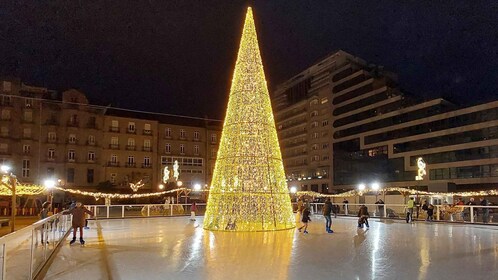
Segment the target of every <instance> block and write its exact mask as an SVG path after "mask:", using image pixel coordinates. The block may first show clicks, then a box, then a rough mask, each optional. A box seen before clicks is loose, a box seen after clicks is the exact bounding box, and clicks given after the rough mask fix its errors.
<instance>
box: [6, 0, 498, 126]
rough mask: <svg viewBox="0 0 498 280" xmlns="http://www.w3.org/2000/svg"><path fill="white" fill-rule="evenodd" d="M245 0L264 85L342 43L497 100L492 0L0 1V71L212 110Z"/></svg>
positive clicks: (108, 98)
mask: <svg viewBox="0 0 498 280" xmlns="http://www.w3.org/2000/svg"><path fill="white" fill-rule="evenodd" d="M436 2H437V3H436ZM248 3H250V4H251V6H253V8H254V14H255V20H256V24H257V28H258V33H259V40H260V46H261V51H262V56H263V63H264V66H265V71H266V76H267V80H268V84H269V86H270V91H271V90H272V88H273V87H274V86H275V85H278V84H279V83H281V82H283V81H285V80H287V79H288V78H290V77H292V76H293V75H295V74H297V73H299V72H300V71H302V70H304V69H305V68H307V67H308V66H311V65H312V64H313V63H315V62H317V61H318V60H319V59H321V58H323V57H325V56H326V55H328V54H330V53H332V52H334V51H336V50H339V49H342V50H344V51H347V52H349V53H351V54H353V55H356V56H358V57H360V58H363V59H364V60H366V61H368V62H369V63H374V64H379V65H383V66H384V67H385V69H386V70H389V71H392V72H395V73H397V74H398V76H399V83H400V87H401V88H402V89H404V90H405V91H407V92H410V93H413V94H416V95H420V96H422V97H424V98H434V97H440V96H444V97H448V98H450V99H451V100H453V101H457V102H459V103H461V104H462V105H466V104H468V103H469V102H472V103H475V102H483V101H487V100H496V99H498V2H497V1H470V0H462V1H451V0H446V1H399V0H393V1H350V0H344V1H317V0H312V1H306V0H285V1H281V0H271V1H268V0H266V1H233V0H226V1H217V0H210V1H207V0H199V1H187V0H181V1H171V0H148V1H145V0H142V1H124V0H120V1H83V0H81V1H76V0H74V1H66V0H65V1H41V0H40V1H33V0H27V1H21V0H16V1H13V0H12V1H1V2H0V75H9V76H17V77H20V78H21V79H22V80H23V81H24V82H25V83H27V84H31V85H38V86H45V87H48V88H50V89H56V90H65V89H68V88H77V89H80V90H82V91H83V92H85V93H86V94H87V96H88V97H89V98H90V100H91V101H93V102H97V103H98V104H108V103H111V104H112V105H113V106H117V107H124V108H132V109H140V110H150V111H155V112H163V113H175V114H186V115H192V116H201V117H202V116H208V117H210V118H222V117H223V116H224V112H225V106H226V103H227V97H228V92H229V87H230V81H231V75H232V71H233V67H234V64H235V59H236V54H237V48H238V43H239V39H240V33H241V29H242V25H243V19H244V15H245V12H246V7H247V5H248Z"/></svg>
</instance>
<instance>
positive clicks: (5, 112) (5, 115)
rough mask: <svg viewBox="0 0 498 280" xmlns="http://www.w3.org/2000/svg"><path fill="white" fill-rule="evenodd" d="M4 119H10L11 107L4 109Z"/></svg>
mask: <svg viewBox="0 0 498 280" xmlns="http://www.w3.org/2000/svg"><path fill="white" fill-rule="evenodd" d="M2 120H4V121H8V120H10V110H9V109H3V110H2Z"/></svg>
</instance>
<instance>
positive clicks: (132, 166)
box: [125, 162, 137, 168]
mask: <svg viewBox="0 0 498 280" xmlns="http://www.w3.org/2000/svg"><path fill="white" fill-rule="evenodd" d="M125 167H128V168H135V167H137V163H136V162H127V163H126V165H125Z"/></svg>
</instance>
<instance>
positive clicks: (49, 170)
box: [47, 167, 55, 178]
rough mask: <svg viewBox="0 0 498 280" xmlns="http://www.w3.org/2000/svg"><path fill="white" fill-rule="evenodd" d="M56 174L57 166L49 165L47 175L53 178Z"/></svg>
mask: <svg viewBox="0 0 498 280" xmlns="http://www.w3.org/2000/svg"><path fill="white" fill-rule="evenodd" d="M54 176H55V168H53V167H48V168H47V177H49V178H51V177H54Z"/></svg>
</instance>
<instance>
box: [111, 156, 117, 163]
mask: <svg viewBox="0 0 498 280" xmlns="http://www.w3.org/2000/svg"><path fill="white" fill-rule="evenodd" d="M111 162H112V163H117V162H118V156H117V155H111Z"/></svg>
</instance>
